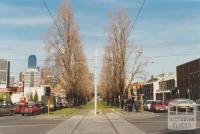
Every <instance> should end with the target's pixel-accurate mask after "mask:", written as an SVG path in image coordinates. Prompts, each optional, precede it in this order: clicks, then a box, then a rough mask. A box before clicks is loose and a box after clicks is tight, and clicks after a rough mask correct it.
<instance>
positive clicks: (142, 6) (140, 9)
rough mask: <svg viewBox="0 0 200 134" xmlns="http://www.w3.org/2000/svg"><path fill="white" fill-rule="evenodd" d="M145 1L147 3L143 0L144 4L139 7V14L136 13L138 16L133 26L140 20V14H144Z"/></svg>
mask: <svg viewBox="0 0 200 134" xmlns="http://www.w3.org/2000/svg"><path fill="white" fill-rule="evenodd" d="M145 3H146V0H143V2H142V5H141V7H140V8H139V10H138V13H137V15H136V17H135V20H134V22H133V25H132V28H133V27H134V26H135V25H136V22H137V21H138V19H139V17H140V15H141V14H142V10H143V8H144V5H145Z"/></svg>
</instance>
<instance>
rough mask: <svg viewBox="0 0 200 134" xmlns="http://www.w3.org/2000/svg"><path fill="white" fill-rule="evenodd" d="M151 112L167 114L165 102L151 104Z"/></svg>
mask: <svg viewBox="0 0 200 134" xmlns="http://www.w3.org/2000/svg"><path fill="white" fill-rule="evenodd" d="M151 111H153V112H166V111H167V105H166V104H165V103H164V102H153V103H152V104H151Z"/></svg>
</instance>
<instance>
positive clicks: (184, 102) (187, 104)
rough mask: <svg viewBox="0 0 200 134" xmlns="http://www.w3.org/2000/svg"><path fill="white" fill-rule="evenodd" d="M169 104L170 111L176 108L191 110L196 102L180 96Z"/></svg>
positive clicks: (183, 110)
mask: <svg viewBox="0 0 200 134" xmlns="http://www.w3.org/2000/svg"><path fill="white" fill-rule="evenodd" d="M169 106H170V107H171V108H170V109H171V110H172V111H175V110H177V111H179V112H186V111H188V112H192V111H193V110H194V107H195V106H196V103H195V102H194V101H193V100H190V99H184V98H181V99H175V100H172V101H170V102H169Z"/></svg>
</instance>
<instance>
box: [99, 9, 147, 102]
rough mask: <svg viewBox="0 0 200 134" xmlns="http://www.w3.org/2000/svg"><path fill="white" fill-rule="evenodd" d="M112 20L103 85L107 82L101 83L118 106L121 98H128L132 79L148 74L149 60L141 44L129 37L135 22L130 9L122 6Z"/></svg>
mask: <svg viewBox="0 0 200 134" xmlns="http://www.w3.org/2000/svg"><path fill="white" fill-rule="evenodd" d="M110 20H111V22H110V24H109V26H108V32H107V33H108V36H107V44H106V48H105V53H104V61H103V66H102V75H101V85H104V86H102V87H104V88H102V92H103V94H104V97H105V95H106V97H109V98H107V99H109V100H110V102H111V104H114V105H116V106H119V98H121V99H123V98H128V94H127V93H128V89H129V88H130V87H131V84H132V82H133V81H134V80H135V79H137V78H142V77H145V72H144V66H145V65H146V61H145V60H144V58H143V57H142V52H141V51H140V49H139V47H137V46H136V45H134V44H133V42H131V41H130V36H131V32H132V27H133V23H132V20H131V18H130V17H129V16H128V15H127V13H126V12H125V11H122V10H119V11H118V12H117V15H116V16H111V19H110ZM105 70H109V71H105ZM127 73H128V74H129V75H130V79H129V80H128V84H126V77H127ZM108 78H109V79H108ZM108 81H109V82H108ZM107 94H109V95H107Z"/></svg>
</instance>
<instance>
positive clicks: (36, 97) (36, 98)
mask: <svg viewBox="0 0 200 134" xmlns="http://www.w3.org/2000/svg"><path fill="white" fill-rule="evenodd" d="M33 101H34V102H38V93H37V91H35V95H34V99H33Z"/></svg>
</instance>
